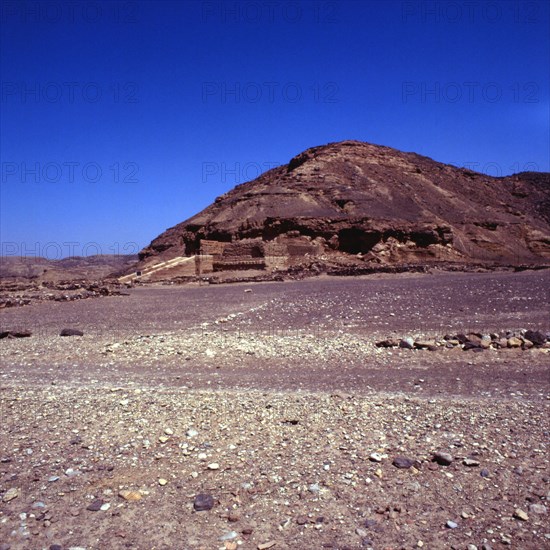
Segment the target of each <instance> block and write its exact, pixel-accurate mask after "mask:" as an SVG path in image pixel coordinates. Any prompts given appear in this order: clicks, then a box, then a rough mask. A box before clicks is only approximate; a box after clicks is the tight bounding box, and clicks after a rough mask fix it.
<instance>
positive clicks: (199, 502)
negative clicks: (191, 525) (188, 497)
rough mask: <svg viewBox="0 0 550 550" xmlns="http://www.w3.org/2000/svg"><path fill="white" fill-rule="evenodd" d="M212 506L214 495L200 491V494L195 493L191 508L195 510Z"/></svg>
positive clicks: (201, 510) (198, 510)
mask: <svg viewBox="0 0 550 550" xmlns="http://www.w3.org/2000/svg"><path fill="white" fill-rule="evenodd" d="M213 507H214V497H213V496H212V495H209V494H206V493H201V494H200V495H197V496H196V497H195V500H194V502H193V508H194V509H195V512H204V511H207V510H212V508H213Z"/></svg>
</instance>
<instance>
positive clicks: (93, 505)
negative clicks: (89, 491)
mask: <svg viewBox="0 0 550 550" xmlns="http://www.w3.org/2000/svg"><path fill="white" fill-rule="evenodd" d="M103 504H104V502H103V501H102V500H101V499H100V498H96V499H95V500H94V501H92V502H90V504H88V506H86V510H89V511H90V512H99V510H101V507H102V506H103Z"/></svg>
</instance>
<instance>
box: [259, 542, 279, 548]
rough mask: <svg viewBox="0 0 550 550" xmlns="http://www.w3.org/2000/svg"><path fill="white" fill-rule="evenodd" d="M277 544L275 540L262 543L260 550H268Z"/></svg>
mask: <svg viewBox="0 0 550 550" xmlns="http://www.w3.org/2000/svg"><path fill="white" fill-rule="evenodd" d="M276 544H277V543H276V542H275V541H274V540H270V541H269V542H262V543H261V544H258V550H268V548H273V547H274V546H275V545H276Z"/></svg>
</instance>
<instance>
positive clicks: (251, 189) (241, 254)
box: [139, 141, 550, 276]
mask: <svg viewBox="0 0 550 550" xmlns="http://www.w3.org/2000/svg"><path fill="white" fill-rule="evenodd" d="M199 255H202V256H199ZM182 256H187V257H193V256H194V257H196V258H199V257H201V258H202V261H203V267H204V266H206V269H207V270H210V269H211V270H214V271H220V270H224V269H248V268H250V269H252V268H254V269H268V270H270V269H271V270H272V269H285V268H288V267H289V266H293V265H294V266H296V265H299V264H301V263H303V262H306V263H307V262H311V261H315V262H317V263H323V262H325V263H332V264H335V263H336V264H342V265H349V264H353V265H373V266H376V265H381V266H383V265H404V264H411V263H424V264H426V263H442V262H443V263H444V262H453V263H457V262H458V263H461V264H466V265H467V264H474V263H475V264H479V263H485V264H493V265H494V264H502V265H518V264H524V265H525V264H528V265H544V264H548V263H550V174H548V173H533V172H528V173H519V174H515V175H513V176H508V177H503V178H496V177H491V176H488V175H485V174H481V173H477V172H474V171H471V170H467V169H461V168H457V167H455V166H452V165H447V164H442V163H439V162H436V161H434V160H432V159H430V158H428V157H424V156H421V155H418V154H415V153H405V152H401V151H398V150H396V149H392V148H390V147H383V146H378V145H372V144H369V143H363V142H359V141H343V142H339V143H331V144H328V145H325V146H319V147H313V148H310V149H307V150H306V151H304V152H303V153H300V154H299V155H297V156H295V157H294V158H292V159H291V160H290V161H289V163H288V164H287V165H284V166H280V167H278V168H274V169H272V170H270V171H268V172H266V173H264V174H262V175H261V176H260V177H258V178H257V179H255V180H253V181H249V182H247V183H244V184H241V185H238V186H236V187H235V188H234V189H232V190H231V191H229V192H227V193H225V194H224V195H222V196H220V197H218V198H217V199H216V200H215V202H214V203H213V204H211V205H210V206H209V207H207V208H206V209H204V210H203V211H202V212H199V213H198V214H196V215H195V216H193V217H192V218H190V219H188V220H186V221H184V222H182V223H180V224H178V225H176V226H175V227H172V228H170V229H168V230H167V231H165V232H164V233H162V234H161V235H159V236H158V237H157V238H156V239H154V240H153V241H152V242H151V244H150V245H149V246H147V247H146V248H144V249H143V250H142V251H141V252H140V254H139V259H140V263H139V269H143V270H146V269H148V268H151V266H154V265H161V262H162V264H166V263H167V262H168V264H167V265H168V267H170V266H173V267H172V272H173V274H174V275H176V274H177V269H176V265H177V262H178V260H177V258H180V257H182ZM205 258H206V259H207V258H210V259H211V260H212V262H211V263H209V262H208V261H205ZM174 262H176V263H174ZM180 267H181V266H180ZM170 274H171V271H170V269H165V270H164V273H163V275H165V276H170Z"/></svg>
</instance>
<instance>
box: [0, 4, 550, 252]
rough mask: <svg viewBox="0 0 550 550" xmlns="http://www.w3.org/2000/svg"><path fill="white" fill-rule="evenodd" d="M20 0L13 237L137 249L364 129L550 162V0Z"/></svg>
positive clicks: (440, 146) (445, 155) (400, 139)
mask: <svg viewBox="0 0 550 550" xmlns="http://www.w3.org/2000/svg"><path fill="white" fill-rule="evenodd" d="M1 5H2V12H1V14H0V24H1V28H0V30H1V32H0V47H1V50H0V56H1V57H0V61H1V64H0V79H1V89H0V92H1V94H0V101H1V103H0V108H1V119H0V155H1V167H2V179H1V191H0V215H1V218H0V232H1V234H0V241H1V245H2V251H1V253H2V254H3V255H10V254H25V253H27V254H36V253H40V254H42V255H46V256H49V257H61V256H67V255H71V254H76V255H86V254H94V253H97V252H102V253H113V252H116V253H118V252H120V253H124V252H137V250H138V249H140V248H141V247H143V246H145V245H146V244H148V243H149V242H150V241H151V240H152V239H153V238H154V237H156V236H157V235H158V234H159V233H160V232H162V231H163V230H164V229H166V228H168V227H170V226H173V225H175V224H177V223H179V222H181V221H183V220H184V219H186V218H188V217H190V216H192V215H193V214H195V213H196V212H198V211H199V210H201V209H202V208H204V207H205V206H207V205H208V204H210V203H211V202H212V201H213V200H214V199H215V197H216V196H218V195H220V194H222V193H224V192H225V191H227V190H229V189H231V188H232V187H234V186H235V185H236V184H237V183H242V182H243V181H247V180H249V179H253V178H254V177H255V176H257V175H258V174H259V173H260V172H262V171H265V170H266V169H268V168H270V167H273V166H275V165H279V164H283V163H286V162H288V160H289V159H290V158H291V157H292V156H294V155H295V154H297V153H299V152H300V151H302V150H304V149H306V148H308V147H311V146H314V145H320V144H324V143H328V142H332V141H339V140H344V139H359V140H363V141H368V142H372V143H378V144H382V145H388V146H391V147H395V148H398V149H402V150H406V151H415V152H418V153H421V154H424V155H428V156H430V157H432V158H434V159H435V160H438V161H442V162H449V163H454V164H457V165H467V166H469V167H471V168H473V169H477V170H479V171H484V172H486V173H490V174H492V175H506V174H510V173H513V172H517V171H521V170H524V169H531V170H533V169H538V170H543V171H549V170H550V166H549V163H550V159H549V157H550V137H549V134H550V130H549V127H550V114H549V97H550V96H549V84H550V83H549V80H550V76H549V75H550V3H548V2H542V1H541V2H539V1H536V0H526V1H523V0H519V1H515V0H511V1H500V2H492V1H490V2H486V1H483V0H478V1H476V2H470V1H466V0H464V1H461V0H453V1H449V2H447V1H430V2H423V1H413V0H411V1H408V0H407V1H390V0H385V1H379V2H378V1H359V0H357V1H331V0H328V1H323V0H321V1H313V0H311V1H309V0H306V1H298V2H295V1H286V0H273V1H269V0H265V1H264V0H250V1H248V0H243V1H215V0H211V1H208V0H205V1H191V0H189V1H158V0H157V1H154V2H142V1H124V0H121V1H116V0H113V1H109V2H101V1H90V2H74V1H70V2H62V1H55V0H54V1H45V2H37V1H27V0H22V1H20V0H17V1H11V0H4V1H2V4H1Z"/></svg>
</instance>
